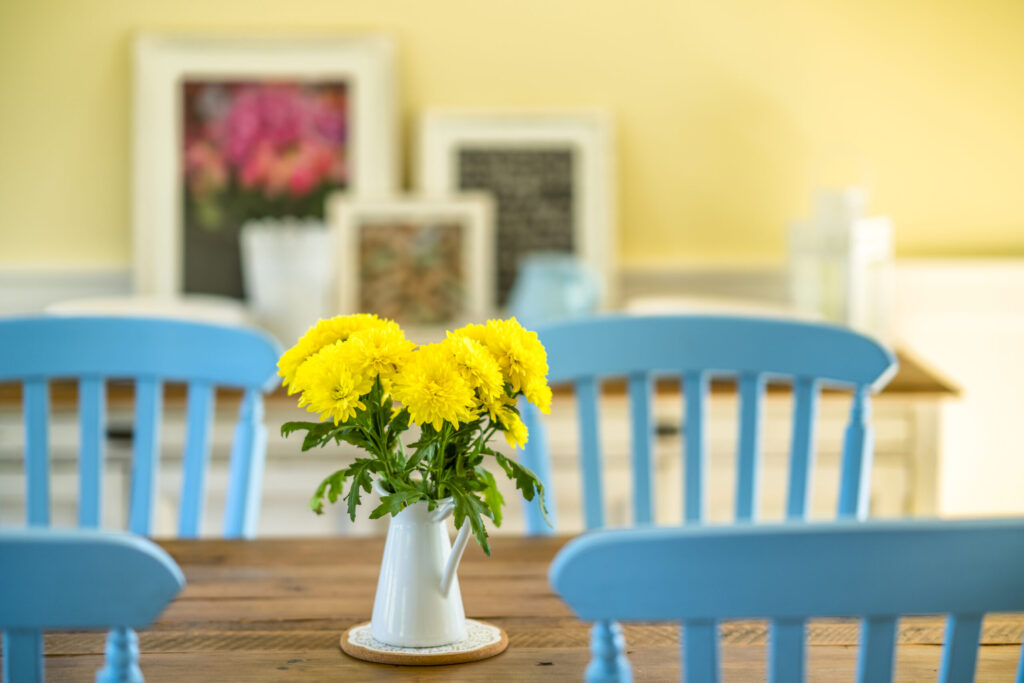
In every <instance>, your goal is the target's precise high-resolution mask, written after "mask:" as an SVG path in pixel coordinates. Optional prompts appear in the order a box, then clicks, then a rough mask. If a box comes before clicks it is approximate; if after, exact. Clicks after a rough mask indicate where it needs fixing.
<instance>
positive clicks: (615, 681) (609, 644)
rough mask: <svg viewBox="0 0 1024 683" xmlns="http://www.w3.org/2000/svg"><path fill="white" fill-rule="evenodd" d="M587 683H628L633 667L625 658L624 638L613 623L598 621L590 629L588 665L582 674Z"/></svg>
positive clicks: (620, 627)
mask: <svg viewBox="0 0 1024 683" xmlns="http://www.w3.org/2000/svg"><path fill="white" fill-rule="evenodd" d="M583 678H584V680H586V681H587V683H628V682H629V681H632V680H633V667H632V665H631V664H630V663H629V660H628V659H627V658H626V638H625V636H624V635H623V634H622V626H621V625H620V624H619V623H618V622H615V621H599V622H597V623H595V624H594V625H593V626H592V627H591V629H590V663H589V664H587V668H586V671H584V673H583Z"/></svg>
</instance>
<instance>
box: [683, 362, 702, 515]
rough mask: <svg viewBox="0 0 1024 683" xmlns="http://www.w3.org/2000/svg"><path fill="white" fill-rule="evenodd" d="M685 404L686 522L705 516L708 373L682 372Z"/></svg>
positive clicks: (684, 486)
mask: <svg viewBox="0 0 1024 683" xmlns="http://www.w3.org/2000/svg"><path fill="white" fill-rule="evenodd" d="M683 391H684V393H685V406H684V408H683V411H684V415H683V433H684V437H685V438H684V439H683V442H684V445H683V449H684V450H683V463H684V467H683V477H684V481H683V491H684V492H685V495H684V497H683V498H684V500H683V517H684V519H685V521H687V522H700V521H702V520H703V519H704V514H705V509H706V501H705V498H704V492H705V490H706V488H707V487H706V486H705V483H706V482H705V479H706V478H707V471H708V468H707V459H708V452H707V441H706V433H707V429H706V427H707V411H706V410H705V405H706V401H707V395H708V374H707V373H706V372H687V373H685V374H684V375H683Z"/></svg>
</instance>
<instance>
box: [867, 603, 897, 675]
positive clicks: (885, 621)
mask: <svg viewBox="0 0 1024 683" xmlns="http://www.w3.org/2000/svg"><path fill="white" fill-rule="evenodd" d="M896 625H897V619H896V617H879V616H873V617H865V618H864V619H862V620H861V638H860V640H861V643H860V651H859V652H858V654H857V681H858V683H874V681H879V682H880V683H885V682H886V681H891V680H892V672H893V664H894V663H895V661H896V659H895V655H896Z"/></svg>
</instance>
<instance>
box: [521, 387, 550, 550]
mask: <svg viewBox="0 0 1024 683" xmlns="http://www.w3.org/2000/svg"><path fill="white" fill-rule="evenodd" d="M519 414H520V416H521V417H522V419H523V424H525V425H526V429H527V431H528V433H529V435H530V438H529V439H528V440H527V442H526V446H525V447H524V448H523V453H522V455H520V461H521V462H522V463H523V466H525V467H526V468H527V469H529V470H530V471H532V472H533V473H534V474H535V475H537V478H538V479H540V482H541V484H543V485H544V501H545V503H546V504H547V512H548V519H549V520H551V525H550V526H549V525H548V523H547V522H545V521H544V516H543V515H542V514H541V511H540V499H539V498H534V499H533V500H531V501H528V502H527V501H524V508H523V509H524V511H525V516H526V533H528V534H538V535H543V536H550V535H553V534H554V533H555V529H556V528H557V525H558V521H557V519H556V516H555V512H556V507H557V506H556V504H555V493H556V492H555V489H554V487H553V486H552V485H551V463H550V459H549V458H548V457H547V454H546V452H545V450H544V449H545V446H544V444H546V443H547V441H548V440H547V428H546V426H545V424H544V420H543V418H542V417H541V413H540V410H538V409H537V407H536V406H534V405H533V404H532V403H530V402H528V401H527V400H526V399H525V398H522V397H520V399H519Z"/></svg>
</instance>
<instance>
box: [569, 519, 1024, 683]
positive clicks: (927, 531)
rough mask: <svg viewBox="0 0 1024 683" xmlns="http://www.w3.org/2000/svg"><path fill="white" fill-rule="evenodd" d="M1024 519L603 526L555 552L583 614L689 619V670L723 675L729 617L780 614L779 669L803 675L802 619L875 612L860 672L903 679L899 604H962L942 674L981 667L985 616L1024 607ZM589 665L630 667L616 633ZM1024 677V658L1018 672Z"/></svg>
mask: <svg viewBox="0 0 1024 683" xmlns="http://www.w3.org/2000/svg"><path fill="white" fill-rule="evenodd" d="M1021 567H1024V520H1022V519H1014V520H985V521H978V520H971V521H955V522H949V521H947V522H937V521H927V522H922V521H916V522H915V521H898V522H879V521H869V522H832V523H826V524H821V523H806V524H771V525H753V524H741V525H733V526H721V527H717V526H705V525H689V526H684V527H676V528H664V527H663V528H657V529H655V528H646V529H628V530H614V531H611V530H609V531H598V532H594V533H592V534H587V535H584V536H582V537H580V538H577V539H575V540H573V541H571V542H570V543H569V544H568V545H567V546H566V547H564V548H563V549H562V550H561V551H560V552H559V553H558V555H557V556H556V557H555V560H554V562H553V563H552V565H551V571H550V580H551V585H552V587H553V588H554V590H555V591H556V592H557V593H558V594H559V595H561V596H562V598H563V599H564V600H565V601H566V602H567V603H568V604H569V606H570V607H571V608H572V610H573V611H574V612H575V613H576V614H577V615H578V616H579V617H580V618H581V619H584V620H588V621H589V620H599V621H602V622H605V623H607V621H608V620H611V619H621V620H627V621H629V620H643V621H656V620H672V621H677V620H678V621H682V622H684V623H685V624H686V625H687V629H686V638H685V648H686V649H685V652H684V653H683V662H682V669H683V673H684V677H685V679H686V680H687V681H716V680H718V676H719V661H718V660H719V658H718V651H717V633H716V631H715V630H714V628H713V627H712V626H711V624H713V623H714V620H716V619H730V618H765V619H773V620H775V622H774V628H773V631H772V640H771V646H770V652H769V661H768V671H769V679H768V680H774V681H799V680H803V676H804V660H805V648H804V639H803V627H802V620H803V619H804V618H809V617H835V616H847V617H849V616H857V617H864V620H863V622H862V631H861V647H860V651H859V653H858V655H859V658H858V671H857V680H858V681H862V682H865V683H867V682H869V681H870V682H875V681H888V680H891V678H892V673H893V661H894V659H893V658H894V646H895V642H896V633H897V628H896V627H897V618H898V616H897V615H901V614H949V615H950V617H949V622H948V627H947V631H946V643H945V648H944V651H943V656H942V668H941V672H940V676H939V678H940V680H943V681H969V680H972V677H973V674H974V669H975V662H976V656H977V646H978V638H979V634H980V630H981V622H982V615H983V614H984V613H985V612H994V611H1019V610H1024V571H1021ZM609 635H611V636H612V637H610V638H607V639H605V640H601V639H595V642H594V646H593V653H592V654H593V659H592V661H591V668H590V669H588V678H590V679H591V680H615V679H614V677H611V678H601V677H600V675H601V674H602V672H607V671H616V670H618V671H622V670H623V668H622V667H621V666H618V665H619V664H621V661H616V660H619V659H621V658H624V654H623V653H622V652H621V651H620V650H619V649H618V648H617V647H616V646H615V645H614V637H613V636H614V634H609ZM1022 676H1024V661H1022V670H1021V672H1020V674H1019V675H1018V680H1022V678H1021V677H1022Z"/></svg>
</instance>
